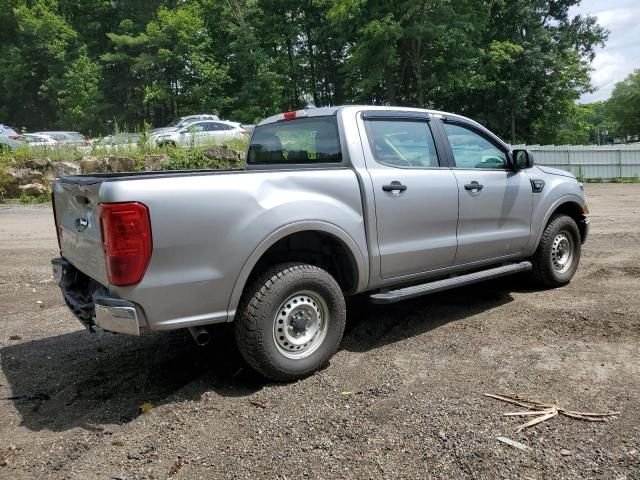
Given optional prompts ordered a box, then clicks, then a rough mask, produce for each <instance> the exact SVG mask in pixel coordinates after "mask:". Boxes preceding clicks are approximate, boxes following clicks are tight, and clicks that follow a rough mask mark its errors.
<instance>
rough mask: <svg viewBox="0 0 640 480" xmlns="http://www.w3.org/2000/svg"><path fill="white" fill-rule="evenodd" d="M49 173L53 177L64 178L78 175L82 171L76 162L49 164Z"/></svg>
mask: <svg viewBox="0 0 640 480" xmlns="http://www.w3.org/2000/svg"><path fill="white" fill-rule="evenodd" d="M51 171H52V173H53V175H54V176H55V177H66V176H68V175H80V172H81V171H82V169H81V168H80V165H79V164H78V163H76V162H54V163H52V164H51Z"/></svg>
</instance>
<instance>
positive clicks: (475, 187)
mask: <svg viewBox="0 0 640 480" xmlns="http://www.w3.org/2000/svg"><path fill="white" fill-rule="evenodd" d="M483 188H484V185H480V184H479V183H478V182H476V181H475V180H474V181H473V182H471V183H467V184H466V185H465V186H464V189H465V190H478V191H480V190H482V189H483Z"/></svg>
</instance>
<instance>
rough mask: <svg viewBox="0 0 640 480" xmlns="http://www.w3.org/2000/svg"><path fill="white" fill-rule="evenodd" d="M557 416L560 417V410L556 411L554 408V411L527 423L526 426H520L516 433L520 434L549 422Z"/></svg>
mask: <svg viewBox="0 0 640 480" xmlns="http://www.w3.org/2000/svg"><path fill="white" fill-rule="evenodd" d="M556 415H558V410H556V409H555V408H554V409H553V410H552V411H550V412H548V413H545V414H544V415H541V416H539V417H538V418H534V419H533V420H531V421H530V422H527V423H525V424H524V425H520V426H519V427H518V428H517V429H516V432H517V433H520V432H521V431H522V430H524V429H525V428H529V427H533V426H534V425H537V424H539V423H542V422H546V421H547V420H549V419H550V418H553V417H555V416H556Z"/></svg>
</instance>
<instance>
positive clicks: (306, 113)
mask: <svg viewBox="0 0 640 480" xmlns="http://www.w3.org/2000/svg"><path fill="white" fill-rule="evenodd" d="M347 109H353V110H357V111H361V110H383V111H384V110H386V111H396V112H397V111H405V112H421V113H427V114H429V115H434V116H440V117H449V118H454V117H455V118H460V119H464V120H466V121H469V122H473V123H476V124H477V123H478V122H475V121H474V120H471V119H470V118H467V117H463V116H462V115H457V114H455V113H449V112H442V111H439V110H428V109H424V108H413V107H401V106H379V105H341V106H336V107H318V108H315V107H312V108H304V109H301V110H296V111H295V112H296V113H297V114H298V115H299V116H300V118H310V117H326V116H330V115H337V114H338V112H340V111H342V110H347ZM283 120H284V113H279V114H277V115H272V116H270V117H267V118H265V119H264V120H262V121H261V122H260V123H258V126H261V125H266V124H269V123H275V122H280V121H283ZM478 125H480V124H478Z"/></svg>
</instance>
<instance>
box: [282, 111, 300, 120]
mask: <svg viewBox="0 0 640 480" xmlns="http://www.w3.org/2000/svg"><path fill="white" fill-rule="evenodd" d="M283 115H284V119H285V120H295V119H296V117H297V116H298V115H297V112H285V113H284V114H283Z"/></svg>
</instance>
